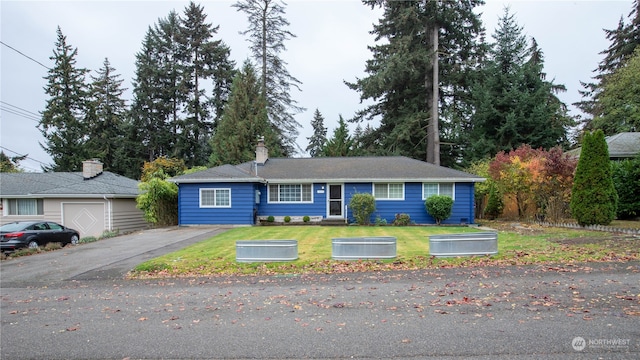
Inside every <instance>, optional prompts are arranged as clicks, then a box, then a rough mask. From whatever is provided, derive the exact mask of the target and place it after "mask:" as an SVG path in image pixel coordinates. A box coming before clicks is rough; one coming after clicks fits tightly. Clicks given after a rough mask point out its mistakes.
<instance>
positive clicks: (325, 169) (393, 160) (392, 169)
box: [169, 156, 484, 183]
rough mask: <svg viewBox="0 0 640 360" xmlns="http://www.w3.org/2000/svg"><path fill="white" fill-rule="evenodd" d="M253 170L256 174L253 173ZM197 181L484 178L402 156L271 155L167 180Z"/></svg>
mask: <svg viewBox="0 0 640 360" xmlns="http://www.w3.org/2000/svg"><path fill="white" fill-rule="evenodd" d="M256 170H257V175H256ZM169 181H173V182H175V183H198V182H257V181H267V182H279V183H283V182H332V181H339V182H342V181H351V182H356V181H366V182H371V181H416V182H423V181H455V182H478V181H484V178H482V177H479V176H476V175H473V174H469V173H466V172H462V171H458V170H453V169H449V168H446V167H443V166H437V165H433V164H430V163H427V162H424V161H419V160H415V159H411V158H408V157H404V156H388V157H314V158H275V159H269V160H267V162H266V163H265V164H264V165H256V164H255V162H253V161H250V162H246V163H243V164H240V165H237V166H232V165H223V166H219V167H215V168H211V169H207V170H203V171H199V172H196V173H192V174H186V175H181V176H177V177H174V178H171V179H169Z"/></svg>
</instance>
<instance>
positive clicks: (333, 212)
mask: <svg viewBox="0 0 640 360" xmlns="http://www.w3.org/2000/svg"><path fill="white" fill-rule="evenodd" d="M342 203H343V199H342V184H330V185H329V217H344V216H343V214H342V211H343V210H342V209H343V206H342Z"/></svg>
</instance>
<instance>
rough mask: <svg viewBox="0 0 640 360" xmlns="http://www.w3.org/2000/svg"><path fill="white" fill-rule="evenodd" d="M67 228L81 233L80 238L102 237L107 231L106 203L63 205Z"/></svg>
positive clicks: (64, 220)
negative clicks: (105, 230)
mask: <svg viewBox="0 0 640 360" xmlns="http://www.w3.org/2000/svg"><path fill="white" fill-rule="evenodd" d="M62 214H63V215H62V217H63V222H64V224H65V226H68V227H70V228H74V229H76V230H78V231H79V232H80V237H85V236H96V237H98V236H100V235H102V233H103V232H104V229H105V210H104V203H63V204H62Z"/></svg>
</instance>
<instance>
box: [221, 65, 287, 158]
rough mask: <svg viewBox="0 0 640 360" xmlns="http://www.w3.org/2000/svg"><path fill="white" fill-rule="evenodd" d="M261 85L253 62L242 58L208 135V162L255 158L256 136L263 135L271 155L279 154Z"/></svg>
mask: <svg viewBox="0 0 640 360" xmlns="http://www.w3.org/2000/svg"><path fill="white" fill-rule="evenodd" d="M261 89H262V88H261V86H260V82H259V81H258V78H257V76H256V73H255V70H254V68H253V66H252V65H251V63H250V62H249V61H248V60H247V61H245V63H244V65H243V67H242V69H241V71H240V72H239V73H238V74H237V75H236V77H235V79H234V80H233V86H232V90H231V96H230V98H229V102H228V103H227V106H226V107H225V110H224V113H223V115H222V118H221V119H220V122H219V123H218V127H217V129H216V132H215V134H214V135H213V137H212V138H211V141H210V145H211V150H212V151H211V156H210V158H209V165H210V166H218V165H223V164H240V163H243V162H246V161H251V160H254V159H255V144H256V141H257V139H258V138H259V137H264V140H265V145H266V147H267V148H268V149H269V156H270V157H279V156H282V153H281V152H280V151H279V149H280V148H279V147H278V144H279V143H278V136H277V133H276V132H275V131H274V130H273V127H272V126H271V124H270V123H269V119H268V116H267V112H266V106H265V103H266V100H265V99H264V96H263V94H262V90H261Z"/></svg>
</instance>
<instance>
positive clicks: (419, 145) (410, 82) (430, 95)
mask: <svg viewBox="0 0 640 360" xmlns="http://www.w3.org/2000/svg"><path fill="white" fill-rule="evenodd" d="M363 3H364V4H366V5H368V6H371V7H372V8H374V7H381V8H382V9H383V10H384V13H383V17H382V18H381V19H380V21H379V23H378V24H376V25H374V29H373V31H372V33H373V34H375V35H376V41H378V42H379V43H378V44H377V45H375V46H372V47H370V49H371V51H372V56H373V58H372V59H371V60H368V61H367V63H366V68H365V71H366V72H367V76H366V77H364V78H361V79H356V81H355V82H347V83H346V84H347V85H348V86H349V87H350V88H351V89H353V90H356V91H358V92H359V93H360V98H361V99H362V100H366V99H373V100H375V101H376V102H375V103H374V104H372V105H370V106H368V107H367V108H365V109H363V110H361V111H359V112H358V113H357V114H356V116H355V118H354V119H353V121H356V122H359V121H373V120H379V121H380V125H379V126H378V127H377V128H375V129H374V131H375V135H374V136H367V137H366V139H368V140H370V141H371V142H370V143H366V144H363V145H364V148H372V149H375V151H376V152H378V153H379V154H380V153H383V154H399V155H406V156H409V157H413V158H416V159H422V160H424V159H428V158H429V154H428V152H427V148H431V149H437V151H438V153H439V145H438V144H429V143H428V138H431V139H432V140H431V141H434V140H433V139H434V138H433V137H431V136H428V135H430V134H432V133H430V132H429V131H430V130H429V129H430V128H433V127H434V124H436V125H437V126H436V127H437V128H438V129H439V131H438V136H437V138H435V139H436V140H435V141H438V142H439V140H438V139H440V138H441V137H442V138H443V139H446V140H445V142H451V141H456V142H457V141H462V139H461V138H459V137H456V136H453V135H452V131H451V129H457V128H463V127H464V126H465V125H464V123H465V122H467V121H468V117H469V115H470V113H469V112H468V111H469V110H470V108H468V107H465V105H464V104H465V102H466V100H465V98H466V96H467V95H466V93H467V92H468V87H469V83H468V79H470V78H471V74H472V73H473V71H474V70H475V68H476V66H477V62H478V61H479V59H480V57H481V54H482V48H481V47H478V46H477V44H478V43H477V41H476V39H477V37H478V36H480V35H481V33H482V23H481V21H480V17H479V15H478V14H476V13H475V12H474V9H475V7H476V6H479V5H481V4H483V1H481V0H470V1H440V0H425V1H383V0H364V1H363ZM434 33H435V34H437V35H438V36H437V37H436V36H434ZM436 38H437V43H436ZM436 44H437V53H438V54H446V56H442V57H441V58H440V59H439V60H438V61H437V62H436V61H434V59H435V58H436V57H435V56H434V47H435V46H436ZM436 64H437V65H438V70H439V71H437V72H436V73H437V74H438V75H439V76H438V78H437V85H439V86H436V89H438V90H439V91H438V93H439V94H440V96H438V93H436V91H434V86H433V82H434V65H436ZM434 99H436V100H438V101H437V102H436V103H437V104H438V107H439V110H440V114H441V116H440V117H439V118H438V119H433V116H434V112H433V111H432V110H433V109H434V106H433V104H434ZM374 143H376V144H377V146H376V145H374ZM454 146H455V147H458V148H459V147H460V146H462V144H459V143H455V144H453V143H452V145H451V148H453V147H454ZM457 157H458V156H457V155H456V154H455V151H450V152H448V153H447V155H446V157H445V158H443V159H442V161H439V162H441V163H442V164H443V165H449V166H452V165H454V162H455V159H456V158H457Z"/></svg>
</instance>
